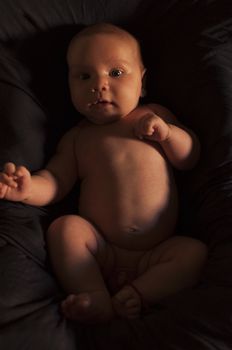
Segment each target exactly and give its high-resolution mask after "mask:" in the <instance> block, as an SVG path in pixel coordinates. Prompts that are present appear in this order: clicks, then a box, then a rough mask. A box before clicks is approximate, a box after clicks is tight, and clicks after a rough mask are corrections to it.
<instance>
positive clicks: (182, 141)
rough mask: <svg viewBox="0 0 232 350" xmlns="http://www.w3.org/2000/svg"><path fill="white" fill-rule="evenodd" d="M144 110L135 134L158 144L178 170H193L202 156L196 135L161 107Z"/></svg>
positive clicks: (152, 106)
mask: <svg viewBox="0 0 232 350" xmlns="http://www.w3.org/2000/svg"><path fill="white" fill-rule="evenodd" d="M142 109H144V115H143V116H142V117H141V118H140V119H139V120H138V122H137V124H136V126H135V134H136V135H137V136H138V137H139V138H141V139H143V138H144V139H147V140H151V141H156V142H158V143H159V144H160V145H161V147H162V149H163V151H164V152H165V154H166V156H167V158H168V159H169V161H170V162H171V164H172V165H173V166H174V167H176V168H177V169H190V168H192V167H193V166H194V165H195V164H196V162H197V161H198V159H199V155H200V143H199V140H198V138H197V137H196V135H195V134H194V133H193V132H192V131H191V130H189V129H187V128H185V127H183V126H181V125H180V123H178V121H177V119H176V118H175V117H174V115H173V114H172V113H171V112H170V111H169V110H167V109H166V108H164V107H162V106H160V105H148V106H147V107H142Z"/></svg>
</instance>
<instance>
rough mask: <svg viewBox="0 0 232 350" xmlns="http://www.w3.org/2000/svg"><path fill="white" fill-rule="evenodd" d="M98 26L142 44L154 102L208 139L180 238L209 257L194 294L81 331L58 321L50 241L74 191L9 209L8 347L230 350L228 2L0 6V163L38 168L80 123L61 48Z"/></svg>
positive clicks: (76, 1)
mask: <svg viewBox="0 0 232 350" xmlns="http://www.w3.org/2000/svg"><path fill="white" fill-rule="evenodd" d="M98 21H112V22H114V23H116V24H120V25H123V26H125V27H126V28H128V29H130V30H131V31H132V32H133V33H135V34H136V35H137V36H138V38H139V40H140V41H141V45H142V48H143V51H144V55H145V61H146V65H147V69H148V75H147V91H148V95H147V100H148V101H156V102H159V103H161V104H163V105H165V106H167V107H169V108H170V109H171V110H172V111H173V112H174V113H175V114H176V115H177V116H178V117H179V119H180V120H181V121H183V122H184V123H185V124H186V125H188V126H190V127H191V128H193V129H194V130H195V131H196V133H197V134H198V135H199V137H200V140H201V144H202V157H201V161H200V163H199V165H198V167H197V168H196V169H195V170H194V171H191V172H189V173H177V181H178V185H179V189H180V198H181V212H180V220H179V225H178V230H179V231H180V232H182V233H184V234H189V235H192V236H195V237H198V238H200V239H202V240H204V241H205V242H207V244H208V245H209V259H208V262H207V265H206V268H205V270H204V271H203V275H202V279H201V281H200V283H199V285H198V286H196V287H195V288H193V289H191V290H184V291H182V292H180V293H178V294H177V295H173V296H171V297H169V298H166V299H164V300H162V302H160V303H159V305H156V306H155V307H154V309H153V310H151V312H149V313H148V314H146V315H144V316H143V317H142V318H141V319H139V320H136V321H130V322H129V321H121V320H114V321H112V322H110V323H109V324H107V325H99V326H91V327H83V326H81V325H79V324H75V323H71V322H67V321H66V320H65V319H64V318H63V317H62V315H61V313H60V310H59V304H60V301H61V300H62V298H63V297H64V293H63V291H62V289H61V288H60V286H59V284H58V283H57V281H56V279H55V277H54V275H53V272H52V269H51V267H50V264H49V258H48V256H47V250H46V241H45V239H44V232H45V230H46V226H47V224H48V222H49V221H50V220H51V219H52V217H53V216H55V215H58V214H60V213H64V212H70V211H73V210H74V208H75V200H74V198H75V195H76V192H75V191H74V192H73V193H72V194H71V195H70V197H69V198H68V199H67V200H66V201H63V202H62V203H61V204H60V205H58V206H56V207H52V208H47V209H41V208H33V207H30V206H25V205H22V204H20V203H10V202H4V201H1V202H0V278H1V279H0V349H3V350H5V349H7V350H16V349H19V350H22V349H28V350H37V349H38V350H41V349H44V350H50V349H57V350H74V349H88V350H89V349H91V350H92V349H100V350H104V349H107V350H108V349H115V350H116V349H127V350H128V349H139V350H140V349H147V348H148V349H149V348H152V349H157V350H186V349H188V350H196V349H197V350H213V349H220V350H231V344H232V332H231V319H232V277H231V276H232V273H231V269H232V229H231V227H232V162H231V157H232V140H231V138H232V136H231V135H232V99H231V96H232V84H231V81H232V7H231V1H229V0H185V1H182V0H146V1H139V0H137V1H136V0H130V1H126V2H125V1H121V2H120V1H117V0H115V1H113V0H110V1H90V0H89V1H84V0H82V1H81V0H57V1H55V0H51V1H46V0H40V1H38V0H31V1H26V0H18V1H17V2H16V1H14V0H8V1H2V2H0V23H1V26H0V40H1V47H0V120H1V127H0V166H2V165H3V164H4V162H5V161H8V160H12V161H15V162H17V163H19V164H24V165H27V166H28V167H29V168H30V169H31V170H32V171H34V170H37V169H38V168H40V167H41V166H42V165H43V164H44V163H45V162H46V160H47V159H48V157H49V156H50V154H51V153H52V152H53V151H54V148H55V145H56V143H57V141H58V139H59V137H60V135H61V134H62V133H63V132H64V131H65V130H66V129H68V128H69V127H70V126H72V125H74V124H75V122H76V121H77V120H78V118H79V117H80V116H79V115H77V113H76V112H75V111H74V110H73V108H72V106H71V103H70V98H69V93H68V87H67V68H66V64H65V51H66V48H67V44H68V42H69V40H70V38H71V36H72V35H73V33H75V32H76V31H77V30H79V28H81V27H82V26H83V25H87V24H91V23H95V22H98ZM68 204H69V205H68Z"/></svg>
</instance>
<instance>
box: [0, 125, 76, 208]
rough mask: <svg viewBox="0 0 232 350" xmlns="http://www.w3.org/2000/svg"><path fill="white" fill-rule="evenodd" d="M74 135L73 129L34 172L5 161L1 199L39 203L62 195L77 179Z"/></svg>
mask: <svg viewBox="0 0 232 350" xmlns="http://www.w3.org/2000/svg"><path fill="white" fill-rule="evenodd" d="M75 134H76V129H72V130H71V131H70V132H68V133H67V134H66V135H65V136H64V137H63V138H62V140H61V142H60V143H59V145H58V148H57V152H56V154H55V155H54V157H53V158H52V159H51V160H50V162H49V163H48V165H47V167H46V169H42V170H40V171H38V172H36V173H35V174H33V175H31V174H30V172H29V171H28V170H27V169H26V168H25V167H23V166H15V164H13V163H6V164H5V166H4V170H3V172H2V173H0V198H2V199H6V200H12V201H20V202H23V203H27V204H30V205H38V206H42V205H47V204H49V203H51V202H54V201H57V200H59V199H61V198H63V197H64V196H65V195H66V194H67V193H68V192H69V190H70V189H71V188H72V186H73V185H74V183H75V181H76V179H77V166H76V158H75V147H74V142H75Z"/></svg>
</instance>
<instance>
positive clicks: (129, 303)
mask: <svg viewBox="0 0 232 350" xmlns="http://www.w3.org/2000/svg"><path fill="white" fill-rule="evenodd" d="M112 303H113V308H114V311H115V313H116V314H117V315H118V316H119V317H121V318H127V319H134V318H138V317H139V316H140V313H141V309H142V300H141V296H140V294H139V293H138V292H137V290H136V289H135V288H134V287H133V286H132V285H126V286H125V287H123V288H122V289H121V290H120V291H119V292H118V293H116V294H115V295H114V296H113V298H112Z"/></svg>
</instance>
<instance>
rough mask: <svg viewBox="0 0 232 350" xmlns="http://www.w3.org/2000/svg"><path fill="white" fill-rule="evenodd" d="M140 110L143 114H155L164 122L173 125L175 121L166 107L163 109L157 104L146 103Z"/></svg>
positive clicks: (174, 117)
mask: <svg viewBox="0 0 232 350" xmlns="http://www.w3.org/2000/svg"><path fill="white" fill-rule="evenodd" d="M140 108H141V110H142V111H143V112H146V113H149V112H152V113H155V114H156V115H158V116H159V117H161V118H162V119H164V120H165V121H166V122H169V123H173V122H176V121H177V119H176V116H175V115H174V114H173V113H172V112H171V111H170V110H169V109H168V108H167V107H164V106H162V105H160V104H158V103H148V104H146V105H142V106H141V107H140Z"/></svg>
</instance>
